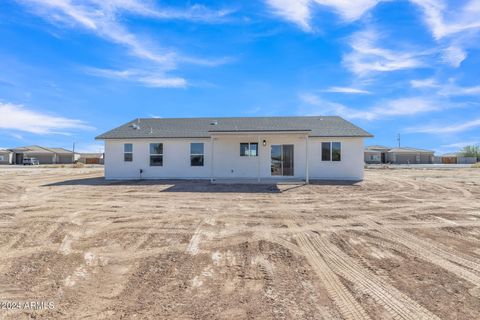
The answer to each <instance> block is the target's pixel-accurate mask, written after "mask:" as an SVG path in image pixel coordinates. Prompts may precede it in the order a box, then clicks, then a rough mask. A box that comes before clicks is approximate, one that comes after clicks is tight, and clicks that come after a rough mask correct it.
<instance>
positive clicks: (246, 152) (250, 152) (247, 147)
mask: <svg viewBox="0 0 480 320" xmlns="http://www.w3.org/2000/svg"><path fill="white" fill-rule="evenodd" d="M240 156H241V157H257V156H258V143H256V142H242V143H240Z"/></svg>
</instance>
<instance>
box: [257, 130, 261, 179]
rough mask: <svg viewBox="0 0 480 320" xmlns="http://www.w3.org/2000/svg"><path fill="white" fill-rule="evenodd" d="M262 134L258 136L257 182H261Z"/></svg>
mask: <svg viewBox="0 0 480 320" xmlns="http://www.w3.org/2000/svg"><path fill="white" fill-rule="evenodd" d="M260 146H261V144H260V136H257V182H260Z"/></svg>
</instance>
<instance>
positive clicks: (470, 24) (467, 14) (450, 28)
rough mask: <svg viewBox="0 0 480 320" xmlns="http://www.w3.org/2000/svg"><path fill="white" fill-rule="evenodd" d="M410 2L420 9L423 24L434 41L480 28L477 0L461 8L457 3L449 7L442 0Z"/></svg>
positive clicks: (479, 3)
mask: <svg viewBox="0 0 480 320" xmlns="http://www.w3.org/2000/svg"><path fill="white" fill-rule="evenodd" d="M410 1H411V2H412V3H415V4H416V5H418V6H419V7H420V8H421V9H422V11H423V15H424V18H425V23H426V24H427V26H428V27H429V28H430V30H431V32H432V34H433V35H434V37H435V38H436V39H441V38H443V37H447V36H451V35H453V34H456V33H459V32H464V31H468V30H473V29H479V28H480V20H479V19H478V16H479V14H480V2H479V1H478V0H470V1H468V2H467V3H466V5H465V6H463V7H461V3H458V2H457V1H452V4H451V5H450V6H449V5H448V2H446V1H444V0H410Z"/></svg>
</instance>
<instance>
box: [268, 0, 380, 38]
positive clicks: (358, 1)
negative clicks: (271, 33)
mask: <svg viewBox="0 0 480 320" xmlns="http://www.w3.org/2000/svg"><path fill="white" fill-rule="evenodd" d="M265 1H266V3H267V4H268V5H269V6H270V7H271V8H272V9H273V12H274V13H275V14H277V15H278V16H280V17H282V18H284V19H286V20H288V21H290V22H293V23H295V24H296V25H298V26H299V27H300V28H301V29H303V30H304V31H312V27H311V24H310V20H311V16H312V10H313V9H315V8H318V7H321V6H323V7H327V8H329V9H332V10H333V11H335V12H336V13H337V14H339V15H340V16H341V17H342V19H344V20H346V21H353V20H357V19H359V18H360V17H362V16H363V15H364V14H365V12H367V11H369V10H370V9H372V8H373V7H375V6H376V5H377V4H378V3H379V2H382V1H386V0H355V1H349V0H265Z"/></svg>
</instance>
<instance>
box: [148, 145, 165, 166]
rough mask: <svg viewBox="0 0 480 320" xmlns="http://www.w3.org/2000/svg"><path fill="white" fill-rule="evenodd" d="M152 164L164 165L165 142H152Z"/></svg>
mask: <svg viewBox="0 0 480 320" xmlns="http://www.w3.org/2000/svg"><path fill="white" fill-rule="evenodd" d="M150 166H151V167H161V166H163V143H150Z"/></svg>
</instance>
